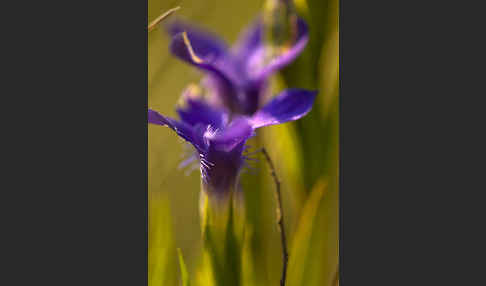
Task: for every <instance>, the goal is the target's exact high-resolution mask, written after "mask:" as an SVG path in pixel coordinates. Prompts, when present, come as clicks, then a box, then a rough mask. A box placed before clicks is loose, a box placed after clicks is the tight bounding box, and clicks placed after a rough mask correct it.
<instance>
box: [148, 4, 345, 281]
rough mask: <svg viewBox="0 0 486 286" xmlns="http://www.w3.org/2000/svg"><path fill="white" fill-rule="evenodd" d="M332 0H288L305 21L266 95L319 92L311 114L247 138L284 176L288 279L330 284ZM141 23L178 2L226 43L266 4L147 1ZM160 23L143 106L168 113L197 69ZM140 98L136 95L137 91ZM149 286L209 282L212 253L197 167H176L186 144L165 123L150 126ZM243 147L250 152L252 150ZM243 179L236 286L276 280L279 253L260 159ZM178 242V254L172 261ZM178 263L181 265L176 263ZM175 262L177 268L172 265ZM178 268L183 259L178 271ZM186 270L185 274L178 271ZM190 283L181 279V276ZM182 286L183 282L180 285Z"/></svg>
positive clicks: (335, 35) (335, 140)
mask: <svg viewBox="0 0 486 286" xmlns="http://www.w3.org/2000/svg"><path fill="white" fill-rule="evenodd" d="M338 3H339V2H338V1H337V0H296V1H294V4H295V6H296V8H297V11H298V12H299V15H301V16H302V17H304V19H306V21H307V23H308V25H309V31H310V41H309V44H308V46H307V47H306V49H305V50H304V52H303V54H302V55H301V56H300V57H299V58H298V59H297V60H296V61H295V62H294V63H293V64H292V65H290V66H289V67H287V68H286V69H285V70H284V71H283V72H282V73H281V75H278V76H275V77H274V80H273V84H272V88H273V91H274V93H277V92H278V91H281V90H283V89H284V88H285V87H297V88H309V89H318V90H319V94H318V96H317V99H316V103H315V105H314V107H313V110H312V112H311V113H309V114H308V115H307V116H306V117H304V118H302V119H301V120H299V121H296V122H293V123H288V124H284V125H280V126H274V127H272V128H264V129H262V130H261V131H259V135H258V136H257V137H256V138H253V139H252V140H250V141H249V143H248V144H249V145H251V146H253V147H254V148H253V149H256V148H258V147H259V146H265V147H266V149H267V151H268V152H269V154H270V156H271V158H272V160H273V161H274V164H275V165H276V168H277V173H278V176H279V179H280V180H281V182H282V196H283V200H284V201H283V204H284V213H285V223H286V232H287V237H288V240H289V241H288V249H289V252H290V260H289V269H288V275H287V282H288V285H311V286H312V285H316V286H318V285H319V286H334V285H337V283H338V282H337V281H338V279H339V278H338V277H337V274H336V273H337V271H338V257H339V253H338V225H339V218H338V213H339V212H338V205H339V204H338V202H339V192H338V190H339V185H338V169H339V25H338V22H339V21H338V13H339V7H338ZM148 6H149V7H148V8H149V9H148V21H149V22H150V21H152V20H154V19H155V18H157V17H158V16H159V15H160V14H162V13H163V12H164V11H166V10H168V9H170V8H172V7H175V6H181V9H180V10H178V11H177V12H175V14H174V15H172V16H171V17H180V18H183V19H186V20H189V21H191V22H194V23H197V24H199V25H200V26H202V27H204V28H206V29H209V30H212V31H214V32H215V33H216V34H218V35H220V36H222V37H223V38H224V39H225V40H226V41H227V42H229V43H233V42H234V41H235V40H236V38H237V36H238V34H239V33H240V31H241V29H243V28H244V27H245V26H246V25H247V24H249V23H250V22H251V21H252V20H253V19H255V17H256V16H257V15H258V13H259V12H260V11H261V10H262V8H263V7H264V1H262V0H260V1H256V0H245V1H225V0H207V1H200V0H187V1H167V0H149V1H148ZM168 44H169V37H168V36H167V35H166V34H165V33H164V32H163V29H156V30H154V31H152V32H150V33H149V35H148V90H149V94H148V103H149V107H151V108H153V109H156V110H157V111H160V112H161V113H163V114H166V115H169V116H172V117H175V116H176V114H175V110H174V106H175V104H176V103H177V101H178V98H179V96H180V94H181V92H182V90H183V89H184V88H185V87H186V86H187V85H188V84H189V83H191V82H198V81H199V79H200V78H201V73H200V72H198V71H197V70H195V69H194V68H193V67H190V66H188V65H187V64H185V63H183V62H181V61H180V60H178V59H176V58H174V57H172V56H171V55H170V53H169V51H168ZM141 96H143V95H141ZM148 136H149V144H148V148H149V150H148V151H149V154H148V156H149V158H148V161H149V174H148V180H149V200H150V201H149V285H150V286H159V285H160V286H161V285H164V286H165V285H181V284H182V283H183V282H184V283H189V282H191V283H190V284H191V285H212V283H213V282H211V281H214V279H215V277H213V274H212V273H211V271H209V270H208V269H207V265H208V264H209V262H210V257H208V255H204V254H203V251H202V245H203V237H202V236H201V225H200V223H201V222H200V218H199V203H200V201H199V199H200V198H199V188H200V181H199V170H198V168H196V169H195V170H194V172H192V173H191V174H189V175H185V171H187V169H184V170H179V169H178V168H177V166H178V165H179V164H180V162H181V161H182V159H183V158H184V155H185V154H186V155H187V153H186V152H187V150H190V149H189V148H185V147H184V144H182V141H181V139H179V138H178V137H177V136H175V135H174V134H173V133H172V132H170V131H169V130H168V129H167V128H162V127H160V126H152V125H149V134H148ZM250 151H251V150H250ZM252 157H253V158H258V159H259V161H256V162H254V163H252V164H251V165H252V167H253V169H252V170H248V172H246V173H245V174H244V175H243V177H242V185H243V189H244V192H245V193H244V194H245V220H246V222H247V223H246V226H245V232H244V239H242V245H241V251H242V253H241V257H242V259H241V260H242V261H241V263H242V265H241V267H242V269H243V272H242V273H241V276H242V277H241V278H242V281H243V282H242V283H241V285H278V283H279V279H280V274H281V267H282V262H281V261H282V257H281V248H280V236H279V234H278V230H277V225H276V214H275V198H274V187H275V186H274V184H273V181H272V178H271V176H270V172H269V170H268V169H267V165H266V164H265V162H263V157H262V156H261V155H258V154H255V155H252ZM177 248H180V249H181V252H182V253H183V254H184V260H183V261H182V260H181V262H180V261H179V257H178V253H177V251H176V249H177ZM179 263H181V264H179ZM179 265H181V267H179ZM182 265H185V266H184V267H182ZM183 268H184V270H183ZM186 274H187V275H189V277H188V278H189V279H188V280H185V281H183V279H185V278H184V277H185V275H186ZM182 285H187V284H182Z"/></svg>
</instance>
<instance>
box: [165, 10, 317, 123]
mask: <svg viewBox="0 0 486 286" xmlns="http://www.w3.org/2000/svg"><path fill="white" fill-rule="evenodd" d="M296 23H297V24H296V26H297V27H296V28H297V29H296V30H297V33H296V39H295V41H294V43H293V45H292V46H290V47H288V48H286V49H282V52H281V53H279V54H278V55H276V56H275V57H273V58H270V59H268V55H269V53H268V50H269V47H268V46H267V45H265V43H264V39H263V24H262V21H261V20H258V21H256V23H255V24H254V25H253V26H252V27H250V28H249V29H248V30H247V31H246V33H244V34H243V35H242V36H240V39H239V41H238V42H237V44H236V45H235V46H234V47H232V48H231V49H230V48H228V47H227V45H226V44H225V43H224V42H223V41H222V40H220V39H219V38H217V37H216V36H214V35H212V34H211V33H209V32H205V31H202V30H200V29H198V28H196V27H193V26H191V25H189V24H186V23H182V22H174V23H172V24H170V25H169V26H168V32H169V34H170V35H172V36H173V38H172V42H171V44H170V50H171V52H172V53H173V54H174V55H175V56H177V57H178V58H180V59H182V60H184V61H186V62H188V63H190V64H192V65H194V66H196V67H198V68H200V69H202V70H204V71H206V72H207V73H208V76H207V77H206V79H205V83H206V85H209V86H210V87H211V89H212V90H214V93H213V94H214V97H215V98H216V99H215V100H216V101H217V102H218V103H219V104H220V105H222V106H225V107H226V108H228V109H229V110H230V111H231V112H232V113H236V114H244V115H252V114H254V113H255V112H256V111H257V110H258V108H259V107H260V105H261V104H262V101H263V99H262V97H263V95H264V92H265V89H266V86H267V84H268V78H269V76H270V75H272V74H273V73H275V72H276V71H278V70H279V69H281V68H283V67H284V66H286V65H288V64H289V63H291V62H292V61H293V60H294V59H295V58H296V57H297V56H298V55H299V54H300V53H301V52H302V51H303V49H304V47H305V46H306V44H307V41H308V30H307V25H306V24H305V22H304V21H303V20H302V19H300V18H298V19H297V22H296ZM183 32H186V33H187V34H184V33H183Z"/></svg>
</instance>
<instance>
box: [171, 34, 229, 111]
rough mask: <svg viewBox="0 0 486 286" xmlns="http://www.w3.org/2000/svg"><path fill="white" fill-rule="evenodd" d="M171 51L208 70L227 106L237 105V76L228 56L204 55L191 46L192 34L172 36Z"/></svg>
mask: <svg viewBox="0 0 486 286" xmlns="http://www.w3.org/2000/svg"><path fill="white" fill-rule="evenodd" d="M170 50H171V52H172V53H173V54H174V55H176V56H177V57H179V58H181V59H182V60H184V61H186V62H187V63H190V64H192V65H194V66H196V67H198V68H200V69H202V70H205V71H208V72H210V75H211V76H212V77H213V80H214V81H213V82H215V83H217V87H218V88H219V90H218V92H219V93H220V96H221V97H222V100H224V102H225V104H227V105H228V106H229V107H235V106H236V105H237V98H236V94H237V90H238V88H237V80H236V78H237V76H236V73H235V72H234V71H235V70H236V69H234V68H233V61H232V60H230V59H229V56H219V57H216V58H215V57H213V56H209V57H208V56H204V55H203V54H199V52H198V50H196V49H193V47H192V36H190V35H187V34H184V33H180V34H177V35H175V36H174V37H173V38H172V42H171V44H170Z"/></svg>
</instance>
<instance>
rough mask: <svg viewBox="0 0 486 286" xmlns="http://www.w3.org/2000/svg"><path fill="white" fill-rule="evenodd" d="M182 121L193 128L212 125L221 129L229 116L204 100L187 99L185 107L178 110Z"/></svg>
mask: <svg viewBox="0 0 486 286" xmlns="http://www.w3.org/2000/svg"><path fill="white" fill-rule="evenodd" d="M177 113H178V114H179V117H180V118H181V120H182V121H183V122H185V123H187V124H189V125H191V126H195V125H197V124H202V125H211V126H212V127H213V128H218V129H221V128H222V127H223V126H224V125H225V124H226V120H227V117H228V116H227V114H226V113H225V112H224V111H223V110H220V109H216V108H214V107H212V106H209V105H208V104H207V103H205V102H204V101H203V100H202V99H199V98H191V97H187V98H186V100H185V106H184V107H183V108H177Z"/></svg>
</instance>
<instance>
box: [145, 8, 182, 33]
mask: <svg viewBox="0 0 486 286" xmlns="http://www.w3.org/2000/svg"><path fill="white" fill-rule="evenodd" d="M180 8H181V7H180V6H177V7H175V8H172V9H170V10H169V11H167V12H165V13H164V14H162V15H160V16H159V17H158V18H157V19H155V20H153V21H152V23H150V24H149V25H148V31H149V32H150V31H152V30H153V29H154V28H155V27H156V26H157V24H158V23H160V22H162V20H164V19H165V18H167V17H169V16H170V14H172V13H174V12H175V11H177V10H179V9H180Z"/></svg>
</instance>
